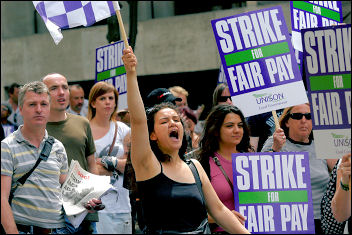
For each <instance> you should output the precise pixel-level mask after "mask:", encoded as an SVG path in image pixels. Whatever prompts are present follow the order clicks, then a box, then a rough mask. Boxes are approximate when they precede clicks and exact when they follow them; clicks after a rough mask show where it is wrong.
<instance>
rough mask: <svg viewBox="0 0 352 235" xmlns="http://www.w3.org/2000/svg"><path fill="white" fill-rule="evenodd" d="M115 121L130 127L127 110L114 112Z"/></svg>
mask: <svg viewBox="0 0 352 235" xmlns="http://www.w3.org/2000/svg"><path fill="white" fill-rule="evenodd" d="M116 121H120V122H123V123H125V124H126V125H127V126H130V112H129V111H128V109H122V110H119V111H117V112H116Z"/></svg>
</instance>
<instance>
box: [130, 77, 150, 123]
mask: <svg viewBox="0 0 352 235" xmlns="http://www.w3.org/2000/svg"><path fill="white" fill-rule="evenodd" d="M127 91H128V92H127V104H128V109H129V111H130V118H131V123H132V124H133V123H141V122H146V120H147V117H146V114H145V110H144V104H143V100H142V97H141V94H140V91H139V86H138V81H137V72H136V71H129V72H127Z"/></svg>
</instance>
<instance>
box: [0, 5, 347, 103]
mask: <svg viewBox="0 0 352 235" xmlns="http://www.w3.org/2000/svg"><path fill="white" fill-rule="evenodd" d="M141 3H143V4H144V6H141V5H140V6H139V10H140V11H143V10H142V9H144V12H142V13H140V14H141V16H142V17H141V19H139V20H140V21H139V23H138V34H137V41H136V48H135V53H136V55H137V57H138V61H139V65H138V68H137V71H138V74H139V75H152V74H168V73H177V72H190V71H202V70H210V69H218V68H219V66H220V59H219V55H218V50H217V46H216V43H215V39H214V35H213V30H212V27H211V23H210V21H211V20H212V19H217V18H221V17H226V16H231V15H235V14H239V13H242V12H247V11H252V10H257V9H260V8H268V7H271V6H275V5H278V4H280V5H281V6H282V9H283V11H284V15H285V20H286V24H287V26H288V28H289V31H290V30H291V21H290V7H289V1H287V2H279V3H274V4H265V5H259V4H258V5H257V6H255V5H254V6H253V4H249V5H251V6H247V7H243V8H235V9H230V10H218V11H212V12H206V13H199V14H190V15H182V16H173V17H168V16H169V15H170V14H172V12H171V11H170V10H169V11H159V12H155V15H157V14H159V16H161V17H163V18H157V19H150V20H146V19H148V18H149V17H150V12H149V11H147V10H145V9H147V6H146V5H147V4H150V2H141ZM21 4H24V5H25V6H27V5H28V4H32V3H31V2H17V3H16V4H15V6H12V7H16V6H17V7H19V6H21ZM123 4H127V3H123ZM155 4H161V7H165V9H170V7H172V4H173V3H172V2H166V3H157V2H155ZM162 4H164V6H163V5H162ZM1 6H2V7H1V13H2V14H1V21H2V22H1V25H2V31H1V35H2V38H1V91H4V86H9V85H10V84H11V83H12V82H17V83H20V84H24V83H27V82H29V81H34V80H38V79H40V78H41V77H43V76H44V75H45V74H47V73H50V72H58V73H62V74H64V75H65V76H66V77H67V78H68V80H69V81H82V80H93V79H94V76H95V49H96V48H97V47H100V46H103V45H106V44H107V40H106V34H107V26H106V25H104V26H93V27H88V28H79V29H71V30H64V31H63V35H64V38H63V40H62V41H61V42H60V43H59V45H57V46H56V45H55V44H54V41H53V39H52V38H51V36H50V34H49V33H41V34H33V32H32V31H31V30H30V29H32V28H33V26H29V23H28V22H29V21H31V22H32V21H33V20H34V19H33V18H34V14H32V15H31V14H29V13H28V14H25V15H22V16H9V15H7V16H6V17H5V16H4V17H3V15H5V14H3V2H1ZM27 7H28V6H27ZM30 7H32V8H33V9H34V7H33V6H30ZM123 7H128V4H127V5H126V6H123ZM141 7H142V9H141ZM349 7H350V5H349ZM148 9H149V8H148ZM161 12H164V13H163V14H164V15H162V13H161ZM122 13H123V14H122V17H123V19H124V22H125V29H126V31H127V35H128V28H129V26H128V17H129V15H128V11H125V12H122ZM12 17H22V18H23V20H21V21H20V22H21V23H22V24H28V28H30V29H28V32H27V31H23V34H22V35H27V36H22V37H12V38H7V39H3V35H5V34H6V33H9V32H10V30H8V29H7V28H6V27H7V26H6V22H9V21H11V19H13V18H12ZM22 18H21V19H22ZM38 20H40V21H42V20H41V19H38ZM4 25H5V28H3V26H4ZM43 27H45V26H44V24H41V25H40V26H39V29H38V31H40V32H41V31H43V30H45V31H46V32H47V30H46V28H43ZM20 28H21V29H22V28H27V25H26V27H20ZM7 30H8V31H7ZM17 33H18V32H17ZM3 98H4V95H3V92H2V99H3Z"/></svg>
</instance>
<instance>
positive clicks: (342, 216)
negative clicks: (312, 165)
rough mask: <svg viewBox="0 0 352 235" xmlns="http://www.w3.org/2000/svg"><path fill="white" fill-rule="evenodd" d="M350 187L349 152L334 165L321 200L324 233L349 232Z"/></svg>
mask: <svg viewBox="0 0 352 235" xmlns="http://www.w3.org/2000/svg"><path fill="white" fill-rule="evenodd" d="M350 188H351V153H349V154H346V155H344V156H343V157H342V159H340V160H339V161H338V162H337V163H336V165H335V166H334V168H333V170H332V172H331V174H330V181H329V184H328V186H327V189H326V191H325V194H324V196H323V199H322V200H321V224H322V229H323V232H324V234H343V233H344V230H345V233H346V234H350V233H351V191H350V190H351V189H350ZM346 222H347V225H346ZM346 230H347V231H346Z"/></svg>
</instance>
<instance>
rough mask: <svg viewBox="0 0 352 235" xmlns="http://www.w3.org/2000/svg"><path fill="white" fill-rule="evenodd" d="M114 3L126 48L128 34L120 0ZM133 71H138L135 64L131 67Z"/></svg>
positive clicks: (127, 45)
mask: <svg viewBox="0 0 352 235" xmlns="http://www.w3.org/2000/svg"><path fill="white" fill-rule="evenodd" d="M112 3H113V5H114V9H115V12H116V17H117V21H118V22H119V27H120V33H121V36H122V40H123V42H124V44H125V49H128V47H129V44H128V40H127V36H126V31H125V27H124V26H123V21H122V17H121V13H120V6H119V3H118V1H112ZM131 70H132V71H136V68H135V67H134V66H133V67H132V68H131Z"/></svg>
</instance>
